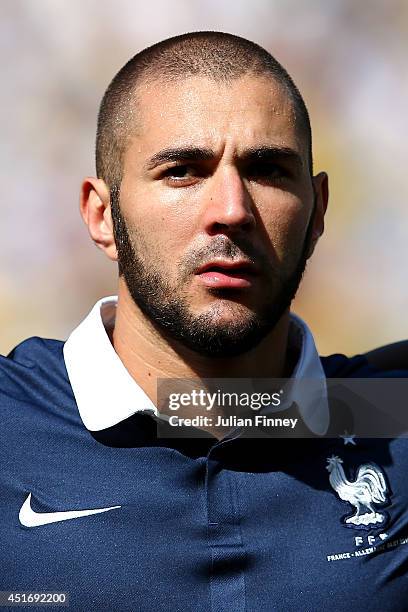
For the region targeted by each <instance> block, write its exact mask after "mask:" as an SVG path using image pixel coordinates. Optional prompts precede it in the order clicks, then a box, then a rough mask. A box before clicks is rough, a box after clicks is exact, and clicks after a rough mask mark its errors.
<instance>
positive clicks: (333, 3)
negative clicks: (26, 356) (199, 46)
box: [0, 0, 408, 354]
mask: <svg viewBox="0 0 408 612" xmlns="http://www.w3.org/2000/svg"><path fill="white" fill-rule="evenodd" d="M0 13H1V19H0V45H1V50H2V53H1V68H2V70H1V74H2V80H1V95H2V109H3V110H2V113H1V118H2V139H1V147H0V151H1V172H2V177H1V192H2V198H1V200H2V201H1V213H2V214H1V217H0V219H1V221H0V224H1V225H0V227H1V237H2V250H1V258H0V353H3V354H4V353H7V352H8V351H9V350H10V349H11V348H12V347H13V346H14V345H15V344H16V343H18V342H19V341H21V340H22V339H23V338H25V337H28V336H33V335H40V336H45V337H53V338H61V339H64V338H66V337H67V334H68V333H69V331H70V330H71V329H72V328H73V327H74V326H75V325H76V324H77V323H78V322H79V321H80V320H81V318H82V317H83V316H84V315H85V314H86V312H87V311H88V310H89V308H90V307H91V306H92V305H93V303H94V302H95V301H96V299H98V298H99V297H101V296H103V295H108V294H112V293H114V292H115V287H116V276H117V271H116V267H115V266H114V265H113V264H111V263H109V262H108V261H107V260H105V258H104V257H103V255H102V253H99V252H98V251H97V249H96V248H95V247H94V246H93V245H92V243H91V242H90V240H89V239H88V237H87V233H86V230H85V228H84V226H83V225H82V222H81V220H80V217H79V212H78V193H79V185H80V182H81V179H82V177H83V176H85V175H87V174H94V160H93V150H94V136H95V126H96V115H97V110H98V105H99V102H100V99H101V96H102V94H103V92H104V90H105V88H106V86H107V85H108V82H109V81H110V79H111V78H112V76H113V75H114V74H115V73H116V72H117V70H118V69H119V68H120V67H121V66H122V65H123V64H124V63H125V62H126V60H127V59H129V57H131V56H132V55H133V54H135V53H137V52H138V51H139V50H141V49H142V48H144V47H146V46H147V45H149V44H152V43H154V42H156V41H158V40H161V39H163V38H167V37H169V36H172V35H175V34H178V33H182V32H186V31H191V30H200V29H205V30H223V31H229V32H233V33H236V34H240V35H242V36H245V37H247V38H249V39H252V40H254V41H255V42H258V43H260V44H261V45H263V46H264V47H266V48H267V49H268V50H269V51H270V52H271V53H272V54H273V55H275V56H276V58H277V59H278V60H279V61H280V62H281V63H282V64H283V65H284V66H285V67H286V68H287V70H288V71H289V73H290V74H291V75H292V76H293V78H294V80H295V82H296V83H297V85H298V87H299V89H300V90H301V92H302V94H303V96H304V98H305V101H306V104H307V106H308V108H309V110H310V115H311V120H312V127H313V135H314V158H315V169H316V171H319V170H326V171H327V172H328V173H329V177H330V191H331V195H330V204H329V212H328V214H327V226H326V232H325V235H324V236H323V238H322V240H321V242H320V243H319V245H318V247H317V249H316V252H315V255H314V258H313V260H312V262H311V263H310V265H309V266H308V270H307V272H306V276H305V279H304V281H303V284H302V287H301V290H300V291H299V294H298V296H297V298H296V303H295V307H294V310H295V311H296V312H297V313H298V314H300V316H302V317H303V318H304V319H305V320H306V321H307V322H308V323H309V324H310V325H311V327H312V329H313V331H314V333H315V337H316V340H317V344H318V348H319V350H320V352H321V353H322V354H327V353H329V352H334V351H337V352H345V353H348V354H354V353H357V352H360V351H365V350H367V349H369V348H371V347H373V346H376V345H379V344H381V343H385V342H389V341H392V340H396V339H401V338H404V337H406V336H407V335H408V321H407V312H408V287H407V275H406V268H407V261H408V253H407V246H406V245H407V237H408V213H407V200H408V187H407V184H408V182H407V180H406V169H405V163H406V160H407V152H408V146H407V135H408V119H407V116H408V113H407V107H408V78H407V51H408V42H407V41H408V3H407V2H406V1H405V0H401V1H399V0H389V1H388V2H384V1H383V0H370V2H355V0H330V2H327V0H309V1H308V2H304V1H303V0H206V1H205V2H202V1H201V0H174V1H173V2H168V1H167V0H154V1H153V2H150V3H149V2H144V1H139V0H115V2H113V1H111V0H99V1H98V0H81V1H79V0H72V1H71V2H63V1H62V0H3V1H2V3H1V6H0Z"/></svg>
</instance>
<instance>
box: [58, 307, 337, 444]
mask: <svg viewBox="0 0 408 612" xmlns="http://www.w3.org/2000/svg"><path fill="white" fill-rule="evenodd" d="M116 305H117V297H116V296H110V297H106V298H103V299H101V300H99V301H98V302H97V303H96V304H95V306H94V307H93V308H92V310H91V312H90V313H89V314H88V316H87V317H86V318H85V319H84V320H83V321H82V322H81V323H80V324H79V326H78V327H77V328H76V329H74V331H73V332H72V333H71V335H70V336H69V338H68V340H67V341H66V343H65V345H64V360H65V365H66V368H67V372H68V377H69V380H70V383H71V387H72V391H73V393H74V396H75V399H76V403H77V406H78V410H79V414H80V416H81V419H82V421H83V423H84V425H85V427H86V428H87V429H88V430H90V431H100V430H102V429H107V428H108V427H112V426H114V425H116V424H117V423H120V422H121V421H123V420H125V419H127V418H129V417H130V416H131V415H132V414H135V413H136V412H140V411H151V412H153V413H155V414H157V408H156V407H155V405H154V404H153V402H151V400H150V399H149V397H148V396H147V395H146V393H145V392H144V391H143V389H142V388H141V387H140V386H139V385H138V384H137V382H136V381H135V380H134V379H133V378H132V377H131V375H130V374H129V372H128V371H127V369H126V368H125V366H124V364H123V363H122V361H121V359H120V358H119V356H118V355H117V353H116V352H115V349H114V348H113V346H112V344H111V342H110V339H109V336H108V334H107V332H106V329H107V328H109V327H112V328H113V325H114V321H115V315H116ZM290 334H291V336H292V340H293V339H294V336H296V337H297V338H296V342H297V343H298V346H299V349H300V352H299V359H298V362H297V364H296V366H295V368H294V371H293V374H292V378H293V379H308V385H309V381H311V384H314V381H315V388H314V390H313V397H312V398H311V399H310V401H307V398H305V394H304V393H303V392H302V385H300V386H299V387H298V386H297V385H295V386H294V388H293V390H292V395H291V400H293V401H294V402H296V403H297V405H298V407H299V412H300V414H301V416H302V418H303V420H304V422H305V423H306V425H307V426H308V427H309V429H311V430H312V431H313V432H314V433H316V434H320V435H321V434H324V433H326V431H327V428H328V424H329V410H328V402H327V390H326V377H325V373H324V370H323V367H322V364H321V362H320V359H319V355H318V353H317V350H316V346H315V343H314V340H313V336H312V334H311V332H310V330H309V328H308V327H307V325H306V323H304V321H302V319H300V318H299V317H297V316H296V315H294V314H291V329H290ZM316 389H317V395H318V397H319V401H316ZM303 391H304V387H303ZM300 393H301V395H302V397H300V396H299V394H300Z"/></svg>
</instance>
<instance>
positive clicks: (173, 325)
mask: <svg viewBox="0 0 408 612" xmlns="http://www.w3.org/2000/svg"><path fill="white" fill-rule="evenodd" d="M96 162H97V174H98V180H96V179H91V180H88V181H86V182H85V183H84V187H83V196H82V212H83V215H84V217H85V219H86V222H87V223H88V226H89V229H90V232H91V235H92V237H93V239H94V240H95V242H96V243H97V244H98V245H99V246H101V247H102V248H103V249H104V250H105V251H106V252H107V254H108V256H110V257H111V258H112V259H118V261H119V270H120V273H121V274H122V282H123V281H124V282H125V285H126V289H127V290H128V292H129V294H130V296H131V297H132V299H133V301H134V302H135V304H136V305H137V306H138V307H139V308H140V309H141V310H142V312H143V313H144V314H145V315H146V316H147V317H148V318H149V320H150V321H151V322H152V323H153V324H154V325H155V326H156V328H158V329H159V330H161V331H162V332H163V333H165V334H167V335H168V336H169V337H170V338H173V339H176V340H178V341H181V342H182V344H184V345H186V346H188V347H189V348H191V349H193V350H196V351H197V352H199V353H202V354H207V355H212V356H227V355H236V354H240V353H242V352H244V351H246V350H248V349H250V348H252V347H254V346H256V344H257V343H259V341H260V340H261V339H262V338H263V337H264V336H265V335H266V334H267V333H268V332H269V331H270V330H271V329H273V327H274V326H275V324H276V323H277V321H278V320H279V319H280V317H281V316H282V314H283V313H284V312H285V311H286V310H287V308H288V307H289V305H290V302H291V300H292V299H293V297H294V294H295V292H296V289H297V287H298V284H299V282H300V279H301V276H302V273H303V270H304V267H305V265H306V260H307V258H308V257H309V256H310V255H311V252H312V251H313V248H314V244H315V243H316V241H317V239H318V237H319V235H320V234H321V233H322V231H323V215H324V210H325V206H326V201H327V193H326V191H327V190H326V177H325V175H319V176H317V177H314V178H313V177H312V157H311V133H310V124H309V118H308V113H307V110H306V107H305V105H304V102H303V100H302V98H301V96H300V94H299V92H298V90H297V89H296V87H295V85H294V84H293V82H292V80H291V79H290V77H289V76H288V74H287V73H286V72H285V70H284V69H283V68H282V67H281V66H280V64H278V62H277V61H276V60H275V59H273V58H272V57H271V56H270V55H269V54H268V53H267V52H266V51H265V50H264V49H262V48H261V47H258V46H257V45H255V44H254V43H251V42H249V41H246V40H244V39H242V38H239V37H236V36H232V35H230V34H222V33H214V32H201V33H193V34H186V35H183V36H179V37H175V38H173V39H169V40H167V41H164V42H162V43H159V44H157V45H154V46H153V47H150V48H149V49H146V50H145V51H142V52H141V53H140V54H138V55H137V56H135V57H134V58H132V59H131V60H130V61H129V62H128V63H127V64H126V65H125V66H124V68H122V70H121V71H120V72H119V73H118V75H116V77H115V78H114V79H113V81H112V83H111V84H110V86H109V88H108V90H107V92H106V93H105V96H104V98H103V101H102V104H101V108H100V113H99V121H98V135H97V149H96ZM99 202H100V204H99ZM92 211H93V212H92ZM98 211H99V214H98Z"/></svg>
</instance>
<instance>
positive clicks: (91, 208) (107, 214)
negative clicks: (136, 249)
mask: <svg viewBox="0 0 408 612" xmlns="http://www.w3.org/2000/svg"><path fill="white" fill-rule="evenodd" d="M80 211H81V216H82V219H83V220H84V222H85V224H86V225H87V226H88V232H89V235H90V236H91V238H92V240H93V241H94V243H95V244H96V246H97V247H99V248H100V249H102V251H104V252H105V253H106V255H107V256H108V257H109V259H111V260H112V261H117V259H118V253H117V250H116V244H115V238H114V235H113V223H112V215H111V207H110V194H109V188H108V186H107V185H106V183H105V182H104V181H103V180H102V179H98V178H94V177H86V178H85V179H84V181H83V183H82V187H81V195H80Z"/></svg>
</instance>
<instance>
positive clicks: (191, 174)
mask: <svg viewBox="0 0 408 612" xmlns="http://www.w3.org/2000/svg"><path fill="white" fill-rule="evenodd" d="M197 176H198V173H197V171H196V170H195V169H194V168H193V167H192V166H189V165H188V164H180V165H178V166H171V167H170V168H167V169H166V170H165V171H164V172H163V174H162V177H163V178H164V179H166V181H167V182H170V183H171V182H174V183H186V182H189V181H192V180H194V179H195V178H196V177H197Z"/></svg>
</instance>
